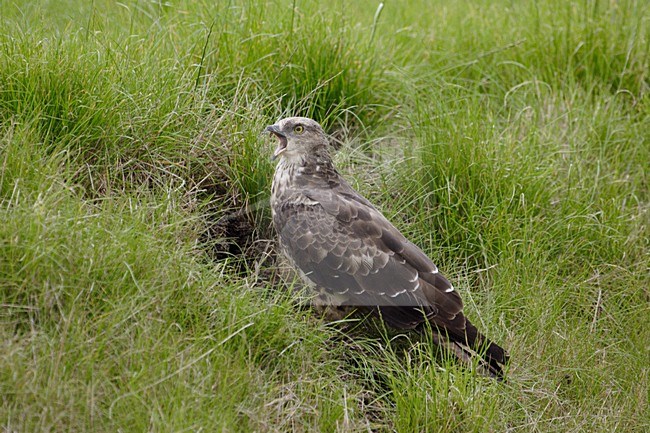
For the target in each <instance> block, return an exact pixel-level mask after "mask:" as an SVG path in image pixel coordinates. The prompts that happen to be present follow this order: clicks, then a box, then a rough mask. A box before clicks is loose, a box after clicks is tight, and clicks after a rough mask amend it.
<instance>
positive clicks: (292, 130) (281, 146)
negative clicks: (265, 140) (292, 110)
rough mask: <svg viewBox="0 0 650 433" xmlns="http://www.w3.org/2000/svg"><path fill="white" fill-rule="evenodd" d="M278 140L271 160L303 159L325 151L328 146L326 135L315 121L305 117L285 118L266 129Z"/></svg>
mask: <svg viewBox="0 0 650 433" xmlns="http://www.w3.org/2000/svg"><path fill="white" fill-rule="evenodd" d="M266 131H268V132H269V133H270V134H271V135H272V136H275V138H277V139H278V147H277V148H276V149H275V152H273V159H276V158H277V157H279V156H282V157H283V158H303V157H305V156H308V155H312V154H314V153H317V152H321V151H326V150H327V147H328V145H329V141H328V139H327V135H326V134H325V132H323V128H321V126H320V125H319V124H318V122H316V121H315V120H312V119H308V118H306V117H287V118H286V119H282V120H280V121H279V122H277V123H275V124H273V125H269V126H267V127H266Z"/></svg>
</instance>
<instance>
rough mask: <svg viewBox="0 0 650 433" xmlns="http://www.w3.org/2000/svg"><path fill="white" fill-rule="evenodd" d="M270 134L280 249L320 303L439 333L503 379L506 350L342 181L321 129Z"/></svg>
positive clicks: (303, 126)
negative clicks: (478, 326) (467, 314)
mask: <svg viewBox="0 0 650 433" xmlns="http://www.w3.org/2000/svg"><path fill="white" fill-rule="evenodd" d="M266 131H267V132H269V133H270V135H271V136H275V137H276V138H277V140H278V146H277V148H276V149H275V152H274V153H273V159H274V160H277V159H279V161H278V162H277V166H276V169H275V174H274V176H273V184H272V188H271V212H272V216H273V224H274V226H275V229H276V231H277V233H278V237H279V243H280V247H281V249H282V251H283V252H284V254H285V255H286V256H287V257H288V258H289V260H290V261H291V262H292V263H293V265H294V266H295V267H296V268H297V270H298V271H299V273H300V275H301V276H302V278H303V279H304V280H305V281H306V282H307V283H308V284H309V285H310V286H312V287H314V288H315V289H316V290H317V293H318V296H317V298H318V299H319V300H320V302H321V305H322V304H328V305H332V306H348V307H354V308H361V309H369V310H370V311H372V312H373V313H374V314H376V315H378V316H379V317H380V318H381V319H382V320H383V321H384V322H385V323H387V324H388V325H389V326H391V327H394V328H398V329H419V330H425V329H432V330H433V332H434V341H435V342H436V343H438V344H439V345H441V346H444V347H446V348H447V349H448V350H450V351H451V352H452V353H453V354H454V355H456V356H457V357H459V358H460V359H461V360H463V361H464V362H469V361H470V359H471V358H473V357H475V356H476V357H478V358H477V359H478V360H479V364H480V365H481V366H482V369H483V371H487V373H488V374H489V375H491V376H493V377H496V378H503V366H504V365H505V364H506V363H507V360H508V355H507V354H506V352H505V351H504V349H502V348H501V347H500V346H498V345H497V344H495V343H493V342H491V341H490V340H488V339H487V338H486V337H484V336H483V335H482V334H481V333H479V332H478V330H477V329H476V327H475V326H474V325H472V323H470V321H469V320H468V319H467V318H466V317H465V315H464V314H463V302H462V300H461V298H460V295H459V294H458V292H457V291H456V290H455V289H454V287H453V286H452V285H451V283H450V282H449V280H448V279H447V278H445V277H444V276H443V275H442V274H441V273H440V272H439V271H438V268H437V267H436V265H435V264H434V263H433V262H432V261H431V259H429V257H428V256H427V255H426V254H425V253H424V252H422V250H421V249H420V248H418V247H417V246H416V245H415V244H413V243H412V242H410V241H409V240H408V239H406V238H405V237H404V236H403V235H402V234H401V233H400V231H399V230H398V229H397V228H395V226H394V225H393V224H391V223H390V222H389V221H388V220H387V219H386V218H385V217H384V215H382V213H381V212H379V211H378V210H377V209H376V208H375V207H374V206H373V205H372V204H371V203H370V202H369V201H368V200H367V199H366V198H364V197H363V196H362V195H361V194H359V193H358V192H357V191H355V190H354V189H353V188H352V187H351V186H350V184H349V183H348V182H347V181H346V180H345V179H343V177H341V175H340V174H339V172H338V171H337V170H336V168H335V167H334V164H333V163H332V158H331V156H330V154H329V151H328V148H329V140H328V136H327V135H326V134H325V133H324V132H323V129H322V128H321V126H320V125H319V124H318V123H317V122H316V121H314V120H312V119H308V118H304V117H289V118H286V119H283V120H280V121H279V122H277V123H276V124H274V125H270V126H268V127H267V128H266ZM428 324H430V325H431V326H428Z"/></svg>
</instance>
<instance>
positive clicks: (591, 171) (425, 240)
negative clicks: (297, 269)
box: [0, 0, 650, 432]
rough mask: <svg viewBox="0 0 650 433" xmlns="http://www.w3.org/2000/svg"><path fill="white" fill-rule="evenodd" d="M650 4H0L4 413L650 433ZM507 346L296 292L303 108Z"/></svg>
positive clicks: (56, 418)
mask: <svg viewBox="0 0 650 433" xmlns="http://www.w3.org/2000/svg"><path fill="white" fill-rule="evenodd" d="M649 20H650V9H649V7H648V5H647V4H646V3H645V2H641V1H634V0H625V1H620V2H615V3H609V2H601V1H583V2H568V3H567V2H560V1H550V2H533V1H528V2H507V1H490V2H466V1H462V2H451V1H443V2H439V3H436V4H431V3H430V2H424V1H422V2H409V4H408V5H406V4H401V3H400V4H398V3H397V2H385V4H384V5H383V7H380V5H379V3H378V2H374V1H359V2H331V3H330V4H321V2H316V1H288V0H287V1H271V2H257V1H231V2H207V1H204V2H189V1H179V2H158V1H155V2H144V1H141V0H133V1H127V2H121V3H115V2H112V1H105V0H94V1H93V2H79V1H78V0H66V1H59V2H48V1H39V2H33V3H29V4H23V3H21V2H4V3H2V4H0V123H1V124H0V167H1V172H0V293H1V294H2V315H1V317H2V320H1V327H0V329H1V330H2V331H1V332H2V337H3V338H2V341H3V343H2V350H1V351H0V395H1V396H2V397H1V404H0V407H1V409H0V413H1V414H2V416H1V417H0V419H2V423H3V424H2V426H3V428H4V429H5V430H7V431H62V430H74V431H116V430H125V431H126V430H128V431H144V430H149V431H182V430H191V431H194V430H208V431H242V432H248V431H400V432H411V431H440V432H449V431H459V432H460V431H463V432H466V431H531V432H535V431H539V432H549V431H589V432H611V431H625V432H642V431H646V430H647V429H648V428H650V421H649V418H648V411H649V408H648V398H647V396H648V385H649V383H648V380H649V377H648V368H647V366H648V365H647V364H648V362H647V360H648V348H647V346H648V343H647V342H648V341H650V331H648V330H649V329H650V326H649V325H650V323H649V320H648V317H650V305H649V302H650V301H649V299H650V298H649V296H650V294H649V292H648V287H649V282H650V281H649V278H648V269H649V268H650V254H649V253H650V251H649V245H648V199H649V197H648V178H647V166H648V161H649V160H650V143H649V134H648V131H650V110H649V108H648V107H649V106H650V105H649V104H648V102H649V96H648V95H649V93H648V91H649V89H650V78H649V76H648V70H649V64H648V63H649V60H650V40H649V35H648V28H650V27H649V26H648V21H649ZM287 115H307V116H311V117H314V118H316V119H317V120H319V121H321V122H322V123H323V125H324V126H325V127H326V128H327V129H328V131H330V132H331V133H332V134H333V135H334V136H335V137H336V139H337V140H339V141H340V142H341V143H342V148H341V149H340V151H339V152H338V154H337V155H336V159H337V162H338V163H339V166H340V167H341V169H342V171H343V172H344V173H345V175H346V176H347V177H348V178H349V179H350V180H351V181H352V183H353V184H355V185H356V186H357V187H358V188H359V189H360V190H361V191H362V192H363V193H364V194H365V195H366V196H368V197H369V198H371V199H372V200H373V201H374V202H375V203H377V205H378V207H379V208H381V209H382V211H384V212H385V213H386V215H388V216H389V217H390V218H391V219H392V220H393V221H394V222H395V223H396V224H397V225H398V226H399V227H400V228H401V229H402V230H403V231H404V233H406V234H407V235H408V236H409V238H411V239H413V240H414V241H416V242H417V243H418V244H419V245H420V246H421V247H422V248H423V249H424V250H425V251H426V252H427V253H428V254H430V256H431V257H432V258H433V259H434V261H436V262H437V263H438V264H439V265H440V267H441V268H442V270H443V271H444V272H445V273H446V274H447V275H449V276H450V277H451V278H452V280H453V281H454V283H455V285H456V286H458V287H459V290H460V291H461V292H462V295H463V298H464V299H465V304H466V310H467V314H468V315H469V317H470V318H471V319H472V321H473V322H475V323H476V324H477V325H478V326H479V327H480V328H481V329H483V330H484V331H485V333H486V334H488V335H489V336H491V337H492V338H493V339H495V340H496V341H498V342H500V343H502V344H503V345H504V346H505V347H507V348H508V349H509V351H510V353H511V356H512V360H513V361H512V365H511V366H510V369H509V372H508V377H509V380H508V382H507V383H505V384H499V383H495V382H493V381H490V380H489V379H486V378H483V377H480V376H479V375H477V374H476V373H475V372H474V371H472V370H468V369H465V368H464V367H462V366H459V365H458V364H457V363H455V362H453V360H449V359H446V358H445V357H444V356H441V354H440V353H438V352H437V351H436V350H435V349H434V348H433V345H432V344H431V342H430V341H428V340H427V339H426V338H418V337H417V336H414V335H408V334H401V333H395V332H386V331H385V330H379V332H369V331H368V330H367V329H366V328H364V327H363V326H361V327H359V328H357V327H356V325H355V324H354V323H343V324H341V323H339V324H328V323H326V322H324V321H323V320H321V319H319V318H318V317H316V316H315V315H314V314H313V313H312V312H310V311H305V310H303V309H301V307H300V306H299V305H298V302H297V301H296V299H295V296H294V294H293V293H294V291H293V287H292V285H293V282H292V281H291V279H290V278H287V277H286V275H285V273H284V272H283V271H282V269H281V268H280V265H279V263H278V262H276V260H275V257H276V253H275V252H274V250H273V248H272V242H271V239H272V237H273V232H272V230H271V228H270V225H269V218H268V209H267V207H266V205H265V203H266V200H267V198H268V194H269V192H268V190H269V180H270V177H271V173H272V170H273V166H272V164H271V162H270V161H269V159H268V156H269V154H270V152H271V150H270V148H271V146H272V145H271V144H270V143H267V142H266V141H265V139H264V137H263V136H262V135H261V134H260V133H261V131H262V130H263V128H264V126H265V125H267V124H268V123H271V122H273V121H275V120H276V119H277V118H279V117H283V116H287Z"/></svg>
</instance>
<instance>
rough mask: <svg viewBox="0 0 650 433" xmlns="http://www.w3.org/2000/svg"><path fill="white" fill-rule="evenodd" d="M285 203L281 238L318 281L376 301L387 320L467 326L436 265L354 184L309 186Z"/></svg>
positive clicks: (368, 302)
mask: <svg viewBox="0 0 650 433" xmlns="http://www.w3.org/2000/svg"><path fill="white" fill-rule="evenodd" d="M303 194H304V195H305V196H306V197H307V198H308V200H303V201H296V202H295V203H294V204H291V203H285V205H284V206H283V208H284V217H283V220H284V224H283V226H282V227H281V228H279V231H280V233H279V235H280V240H281V242H282V244H283V246H284V248H285V250H286V251H287V253H288V254H289V255H290V256H291V258H292V260H293V261H294V262H295V263H296V265H297V266H298V267H299V268H300V269H301V270H302V271H303V273H304V274H305V275H306V276H307V277H308V278H309V279H310V280H312V281H313V282H314V283H315V284H317V285H318V286H320V287H322V288H323V289H325V290H326V291H328V292H329V293H331V294H333V295H335V296H337V297H339V298H343V299H345V303H346V304H348V305H355V306H371V307H378V309H379V311H380V312H381V314H382V316H383V318H384V319H385V320H386V321H387V322H388V323H389V324H391V325H393V326H396V327H400V328H412V327H415V326H417V325H418V324H420V323H422V322H424V321H426V320H430V321H432V323H435V324H437V325H439V326H442V327H444V328H445V329H446V330H448V331H450V332H454V333H458V334H459V335H463V334H464V331H465V322H466V321H465V317H464V316H463V314H462V309H463V304H462V301H461V299H460V296H459V295H458V294H457V293H456V292H455V291H454V289H453V288H452V286H451V284H450V283H449V281H448V280H447V279H446V278H445V277H444V276H442V275H441V274H439V273H438V269H437V267H436V266H435V265H434V264H433V262H432V261H431V260H430V259H429V258H428V257H427V256H426V254H424V253H423V252H422V250H420V249H419V248H418V247H417V246H416V245H414V244H413V243H411V242H409V241H408V240H407V239H406V238H405V237H404V236H403V235H402V234H401V233H400V232H399V230H397V228H395V227H394V226H393V225H392V224H391V223H390V222H389V221H388V220H387V219H386V218H385V217H384V216H383V215H382V214H381V213H380V212H379V211H378V210H377V209H375V208H374V207H373V206H372V205H371V204H370V203H369V202H368V201H367V200H366V199H365V198H363V197H362V196H360V195H358V194H357V193H356V192H355V191H354V190H352V189H349V190H348V191H337V190H334V189H328V190H323V189H309V190H307V191H303Z"/></svg>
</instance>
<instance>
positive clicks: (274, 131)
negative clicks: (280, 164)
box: [266, 125, 287, 161]
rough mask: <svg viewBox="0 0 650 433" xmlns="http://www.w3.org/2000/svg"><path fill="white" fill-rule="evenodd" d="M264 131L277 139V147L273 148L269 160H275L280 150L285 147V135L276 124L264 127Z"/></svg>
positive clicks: (283, 149) (282, 150)
mask: <svg viewBox="0 0 650 433" xmlns="http://www.w3.org/2000/svg"><path fill="white" fill-rule="evenodd" d="M266 131H268V132H269V133H270V135H271V136H275V138H277V139H278V147H276V148H275V152H273V156H272V157H271V161H273V160H275V159H276V158H277V157H278V156H280V154H281V153H282V152H284V151H285V150H286V149H287V137H286V135H284V134H283V133H282V132H280V128H278V126H277V125H269V126H267V127H266Z"/></svg>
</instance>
